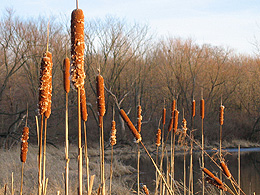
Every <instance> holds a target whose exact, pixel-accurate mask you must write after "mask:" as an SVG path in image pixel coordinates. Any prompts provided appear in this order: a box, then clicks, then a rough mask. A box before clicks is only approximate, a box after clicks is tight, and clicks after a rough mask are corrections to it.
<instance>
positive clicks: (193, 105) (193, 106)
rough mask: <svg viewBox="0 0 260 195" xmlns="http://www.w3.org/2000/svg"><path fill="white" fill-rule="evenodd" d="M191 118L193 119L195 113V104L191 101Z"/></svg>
mask: <svg viewBox="0 0 260 195" xmlns="http://www.w3.org/2000/svg"><path fill="white" fill-rule="evenodd" d="M191 111H192V117H195V113H196V102H195V100H192V109H191Z"/></svg>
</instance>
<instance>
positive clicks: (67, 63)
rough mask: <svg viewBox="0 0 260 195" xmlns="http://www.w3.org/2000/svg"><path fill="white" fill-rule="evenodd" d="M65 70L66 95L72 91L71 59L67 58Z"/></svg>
mask: <svg viewBox="0 0 260 195" xmlns="http://www.w3.org/2000/svg"><path fill="white" fill-rule="evenodd" d="M63 68H64V75H63V80H64V90H65V92H66V93H69V91H70V59H69V58H68V57H66V58H65V59H64V61H63Z"/></svg>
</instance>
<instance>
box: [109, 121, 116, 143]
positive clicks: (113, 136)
mask: <svg viewBox="0 0 260 195" xmlns="http://www.w3.org/2000/svg"><path fill="white" fill-rule="evenodd" d="M110 145H111V146H114V145H116V121H114V120H113V121H112V127H111V134H110Z"/></svg>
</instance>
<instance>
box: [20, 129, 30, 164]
mask: <svg viewBox="0 0 260 195" xmlns="http://www.w3.org/2000/svg"><path fill="white" fill-rule="evenodd" d="M28 139H29V128H28V127H24V128H23V133H22V138H21V162H23V163H24V162H26V157H27V152H28V142H27V141H28Z"/></svg>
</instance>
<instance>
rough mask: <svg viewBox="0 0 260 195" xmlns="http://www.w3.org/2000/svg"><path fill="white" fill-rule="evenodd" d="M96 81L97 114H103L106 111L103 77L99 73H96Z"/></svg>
mask: <svg viewBox="0 0 260 195" xmlns="http://www.w3.org/2000/svg"><path fill="white" fill-rule="evenodd" d="M96 82H97V83H96V84H97V105H98V114H99V116H104V115H105V112H106V104H105V91H104V79H103V77H102V76H101V75H100V74H98V75H97V77H96Z"/></svg>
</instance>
